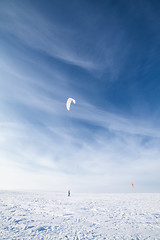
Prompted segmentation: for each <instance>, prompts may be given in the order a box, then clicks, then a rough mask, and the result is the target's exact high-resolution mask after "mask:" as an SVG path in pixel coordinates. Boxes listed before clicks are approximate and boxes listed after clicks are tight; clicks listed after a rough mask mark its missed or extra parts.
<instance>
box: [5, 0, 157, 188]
mask: <svg viewBox="0 0 160 240" xmlns="http://www.w3.org/2000/svg"><path fill="white" fill-rule="evenodd" d="M159 65H160V1H158V0H157V1H156V0H152V1H151V0H150V1H149V0H142V1H139V0H135V1H131V0H122V1H118V0H105V1H102V0H100V1H94V0H81V1H80V0H70V1H66V0H54V1H51V0H50V1H45V0H34V1H32V0H28V1H27V0H23V1H18V0H14V1H13V0H1V1H0V189H2V190H46V191H63V192H67V190H68V189H70V190H71V193H72V192H86V193H90V192H93V193H101V192H102V193H112V192H113V193H114V192H115V193H123V192H126V193H131V192H153V193H154V192H160V175H159V171H160V108H159V106H160V94H159V93H160V67H159ZM69 97H72V98H74V99H75V100H76V104H75V105H74V104H72V105H71V110H70V111H67V109H66V101H67V99H68V98H69ZM132 183H134V188H132V186H131V185H132Z"/></svg>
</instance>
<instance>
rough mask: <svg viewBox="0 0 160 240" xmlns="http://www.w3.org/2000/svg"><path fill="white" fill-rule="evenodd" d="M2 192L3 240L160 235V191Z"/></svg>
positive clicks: (0, 229)
mask: <svg viewBox="0 0 160 240" xmlns="http://www.w3.org/2000/svg"><path fill="white" fill-rule="evenodd" d="M71 194H72V195H71V197H67V194H58V193H52V192H50V193H48V192H47V193H44V192H43V193H42V192H41V193H37V192H9V191H8V192H7V191H0V239H7V240H8V239H16V240H17V239H20V240H21V239H38V240H40V239H56V240H58V239H75V240H78V239H85V240H86V239H98V240H101V239H107V240H108V239H126V240H130V239H137V240H138V239H151V240H154V239H160V194H133V193H132V194H97V195H93V194H92V195H91V194H90V195H89V194H88V195H87V194H74V193H72V192H71Z"/></svg>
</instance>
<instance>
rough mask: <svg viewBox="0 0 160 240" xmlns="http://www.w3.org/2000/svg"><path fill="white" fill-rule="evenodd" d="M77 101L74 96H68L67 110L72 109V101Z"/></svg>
mask: <svg viewBox="0 0 160 240" xmlns="http://www.w3.org/2000/svg"><path fill="white" fill-rule="evenodd" d="M72 102H73V103H74V104H75V103H76V101H75V100H74V99H73V98H68V100H67V102H66V108H67V110H68V111H69V110H70V106H71V103H72Z"/></svg>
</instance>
